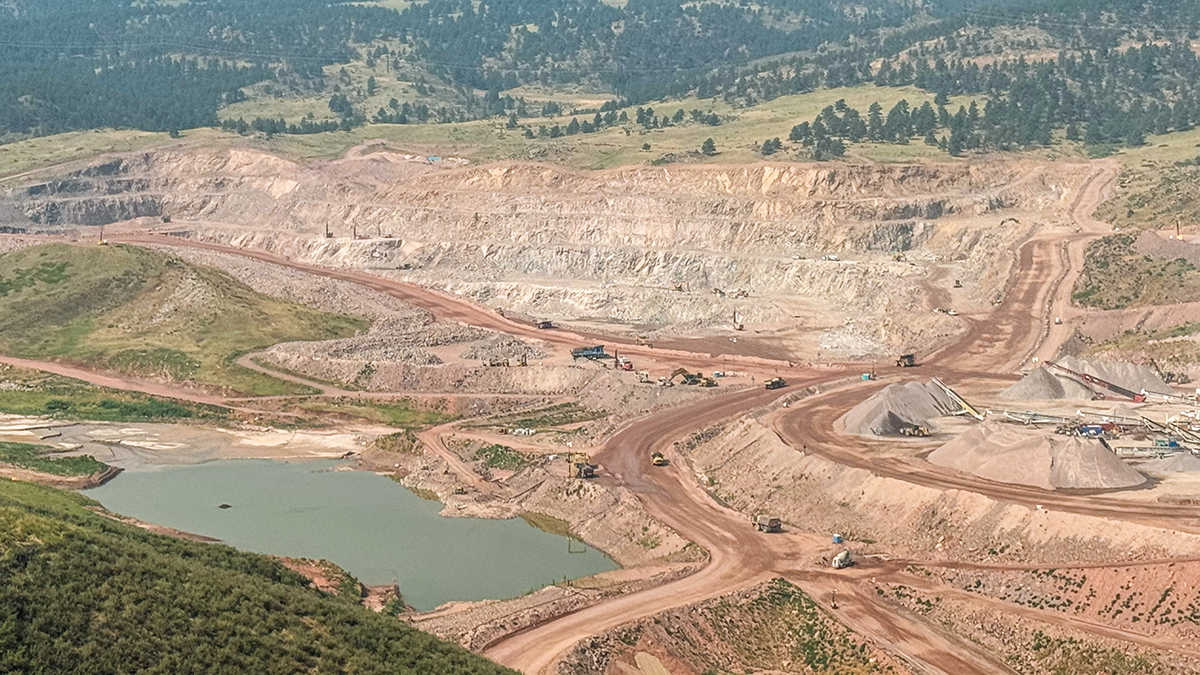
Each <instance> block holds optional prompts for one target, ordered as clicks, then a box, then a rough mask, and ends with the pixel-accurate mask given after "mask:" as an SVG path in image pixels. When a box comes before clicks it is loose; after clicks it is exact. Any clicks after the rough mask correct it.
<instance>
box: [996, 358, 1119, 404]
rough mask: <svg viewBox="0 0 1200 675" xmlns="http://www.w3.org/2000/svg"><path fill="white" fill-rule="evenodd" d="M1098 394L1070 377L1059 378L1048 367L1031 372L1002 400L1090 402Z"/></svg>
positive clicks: (1007, 390) (1009, 389) (1004, 392)
mask: <svg viewBox="0 0 1200 675" xmlns="http://www.w3.org/2000/svg"><path fill="white" fill-rule="evenodd" d="M1095 395H1096V392H1094V391H1092V390H1091V389H1089V388H1088V387H1087V386H1086V385H1084V384H1082V383H1080V382H1079V381H1077V380H1074V379H1071V378H1069V377H1059V376H1057V375H1055V374H1054V373H1052V372H1050V370H1049V369H1048V368H1047V367H1046V366H1041V367H1039V368H1038V369H1037V370H1033V371H1030V373H1029V374H1028V375H1026V376H1025V377H1022V378H1021V379H1020V380H1019V381H1017V383H1016V384H1014V385H1013V386H1011V387H1009V388H1008V389H1005V390H1004V391H1003V392H1001V394H1000V398H1004V399H1009V400H1013V401H1051V400H1059V399H1070V400H1079V401H1090V400H1092V398H1093V397H1095Z"/></svg>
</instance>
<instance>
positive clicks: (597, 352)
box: [571, 345, 609, 359]
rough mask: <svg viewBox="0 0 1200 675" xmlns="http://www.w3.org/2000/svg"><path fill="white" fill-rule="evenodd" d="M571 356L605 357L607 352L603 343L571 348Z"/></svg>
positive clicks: (574, 357) (575, 357)
mask: <svg viewBox="0 0 1200 675" xmlns="http://www.w3.org/2000/svg"><path fill="white" fill-rule="evenodd" d="M571 358H573V359H607V358H609V356H608V354H606V353H605V352H604V345H596V346H595V347H580V348H579V349H572V350H571Z"/></svg>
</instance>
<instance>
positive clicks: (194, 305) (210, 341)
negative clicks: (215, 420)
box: [0, 244, 367, 395]
mask: <svg viewBox="0 0 1200 675" xmlns="http://www.w3.org/2000/svg"><path fill="white" fill-rule="evenodd" d="M366 326H367V324H366V322H365V321H363V320H361V319H357V318H353V317H348V316H343V315H337V314H328V313H325V312H319V311H316V310H313V309H309V308H307V307H302V306H300V305H296V304H292V303H288V302H283V301H280V300H276V299H274V298H270V297H268V296H265V295H262V294H260V293H256V292H254V291H253V290H251V289H250V288H249V287H247V286H246V285H245V284H242V283H241V282H239V281H236V280H235V279H233V278H232V277H230V276H228V275H226V274H224V273H223V272H220V271H218V270H215V269H211V268H207V267H201V266H197V265H191V264H189V263H186V262H184V261H182V260H179V259H178V258H174V257H171V256H169V255H166V254H163V253H159V252H156V251H151V250H148V249H144V248H139V247H136V246H123V245H116V246H71V245H67V244H47V245H43V246H35V247H31V248H26V249H21V250H17V251H11V252H7V253H3V254H0V352H2V353H5V354H9V355H12V356H21V357H26V358H38V359H63V360H73V361H82V362H85V363H89V364H92V365H96V366H100V367H105V368H110V369H113V370H117V371H121V372H126V373H131V374H137V375H143V376H150V377H160V378H166V379H171V380H190V381H195V382H198V383H200V384H205V385H213V386H219V387H228V388H230V389H233V390H237V391H241V392H245V393H249V394H264V395H266V394H294V393H307V390H306V388H304V387H301V386H299V385H295V384H291V383H288V382H284V381H283V380H278V379H276V378H272V377H270V376H266V375H262V374H260V373H256V372H254V371H251V370H248V369H245V368H242V367H240V366H238V365H236V364H235V363H234V359H235V358H236V357H237V356H238V355H239V354H242V353H245V352H248V351H253V350H257V349H262V348H265V347H269V346H270V345H273V344H276V343H279V342H289V341H296V340H326V339H331V338H337V337H346V336H349V335H353V334H354V333H355V331H358V330H362V329H364V328H366Z"/></svg>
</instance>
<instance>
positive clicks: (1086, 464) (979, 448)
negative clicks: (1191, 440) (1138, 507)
mask: <svg viewBox="0 0 1200 675" xmlns="http://www.w3.org/2000/svg"><path fill="white" fill-rule="evenodd" d="M927 459H928V460H929V461H930V462H931V463H933V464H937V465H939V466H944V467H948V468H951V469H956V470H958V471H962V472H964V473H971V474H974V475H976V476H979V477H980V478H986V479H988V480H994V481H999V482H1001V483H1016V484H1019V485H1033V486H1036V487H1040V488H1045V489H1047V490H1060V489H1089V490H1117V489H1122V488H1130V487H1136V486H1138V485H1141V484H1143V483H1145V482H1146V477H1145V476H1143V475H1142V474H1140V473H1138V472H1137V471H1136V470H1135V469H1133V468H1132V467H1130V466H1129V465H1127V464H1125V463H1124V462H1122V461H1121V460H1120V459H1118V458H1117V456H1116V455H1115V454H1113V453H1112V451H1111V450H1109V449H1108V448H1107V447H1106V446H1105V445H1104V443H1103V442H1101V441H1100V440H1098V439H1091V438H1082V437H1079V436H1059V435H1055V434H1051V433H1046V432H1045V431H1040V430H1036V429H1026V428H1023V427H1016V426H1012V425H1007V424H1001V423H998V422H985V423H983V424H980V425H979V426H976V427H974V428H972V429H971V430H970V431H968V432H967V433H965V434H963V435H961V436H959V437H958V438H956V439H954V440H952V441H950V442H949V443H947V444H945V445H943V446H942V447H940V448H938V449H937V450H934V451H933V452H931V453H929V456H928V458H927Z"/></svg>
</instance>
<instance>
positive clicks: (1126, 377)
mask: <svg viewBox="0 0 1200 675" xmlns="http://www.w3.org/2000/svg"><path fill="white" fill-rule="evenodd" d="M1058 363H1059V364H1060V365H1061V366H1063V367H1064V368H1070V369H1071V370H1074V371H1075V372H1077V373H1083V374H1085V375H1091V376H1093V377H1098V378H1100V379H1102V380H1104V381H1106V382H1112V383H1113V384H1117V385H1120V386H1122V387H1125V388H1126V389H1131V390H1133V391H1141V390H1143V389H1145V390H1146V391H1156V392H1159V393H1164V394H1169V393H1171V387H1170V386H1168V385H1167V383H1166V382H1163V381H1162V378H1160V377H1159V376H1158V375H1156V374H1155V373H1154V370H1153V369H1151V368H1150V367H1149V366H1139V365H1138V364H1136V363H1128V362H1123V361H1100V360H1098V359H1077V358H1075V357H1073V356H1067V357H1065V358H1062V359H1059V361H1058Z"/></svg>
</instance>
